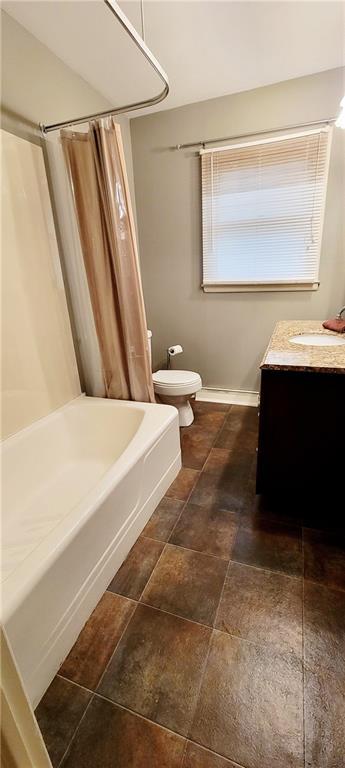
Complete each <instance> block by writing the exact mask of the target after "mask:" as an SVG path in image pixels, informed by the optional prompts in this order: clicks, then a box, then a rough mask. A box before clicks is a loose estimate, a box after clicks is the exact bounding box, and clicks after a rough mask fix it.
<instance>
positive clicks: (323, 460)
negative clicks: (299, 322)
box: [256, 369, 345, 513]
mask: <svg viewBox="0 0 345 768" xmlns="http://www.w3.org/2000/svg"><path fill="white" fill-rule="evenodd" d="M290 491H298V492H301V493H303V494H308V493H309V492H310V493H311V494H313V495H315V492H316V493H318V492H321V491H322V492H323V493H326V494H327V496H328V495H329V496H332V497H333V498H334V495H338V496H339V498H342V499H343V502H342V503H343V504H344V506H345V375H342V374H341V373H325V372H317V371H301V370H275V369H272V370H271V369H264V370H262V371H261V392H260V412H259V442H258V461H257V477H256V492H257V493H261V494H268V493H275V492H279V493H280V494H281V493H284V492H286V493H289V492H290ZM325 513H326V510H325Z"/></svg>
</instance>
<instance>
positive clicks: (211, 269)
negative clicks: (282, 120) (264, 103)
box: [200, 127, 331, 290]
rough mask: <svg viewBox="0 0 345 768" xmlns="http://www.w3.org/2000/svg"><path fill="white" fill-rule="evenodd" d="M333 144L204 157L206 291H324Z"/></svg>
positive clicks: (293, 140) (297, 141)
mask: <svg viewBox="0 0 345 768" xmlns="http://www.w3.org/2000/svg"><path fill="white" fill-rule="evenodd" d="M330 136H331V132H330V129H329V128H328V127H325V128H322V129H321V130H320V129H318V130H312V131H308V132H304V133H299V134H294V135H286V136H280V137H275V138H271V139H263V140H261V141H255V142H248V143H246V144H237V145H236V144H235V145H232V146H230V147H221V148H217V149H212V150H203V151H201V153H200V154H201V166H202V221H203V286H204V289H205V290H217V289H218V290H220V289H221V290H222V289H225V290H226V286H228V287H229V289H230V290H231V286H232V289H233V290H236V286H238V287H239V286H248V287H249V289H250V286H252V287H253V288H254V289H255V287H256V288H258V287H260V286H263V289H265V288H264V286H266V290H267V287H268V286H270V289H271V288H273V287H277V289H278V290H279V289H284V288H285V289H288V288H291V287H292V288H293V287H296V288H300V289H304V288H308V287H309V288H311V287H313V286H315V284H318V277H319V257H320V246H321V236H322V222H323V210H324V202H325V193H326V187H327V174H328V158H329V144H330ZM222 286H223V288H221V287H222Z"/></svg>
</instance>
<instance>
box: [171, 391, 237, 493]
mask: <svg viewBox="0 0 345 768" xmlns="http://www.w3.org/2000/svg"><path fill="white" fill-rule="evenodd" d="M231 408H232V406H230V408H229V411H228V412H226V416H225V418H224V421H223V424H222V425H221V426H220V427H219V428H218V430H217V432H216V433H215V435H214V438H213V440H212V444H211V445H210V447H209V449H208V452H207V456H206V459H205V461H204V463H203V464H202V466H201V467H199V468H198V470H196V471H198V472H200V474H201V472H203V470H204V469H205V465H206V463H207V460H208V458H209V455H210V453H211V451H212V449H213V448H214V447H215V442H216V440H217V439H218V437H219V435H220V433H221V432H222V430H223V427H224V425H225V422H226V419H227V415H228V413H230V409H231ZM195 426H197V425H195ZM187 429H188V427H187ZM200 429H203V427H200ZM180 443H181V440H180ZM181 458H182V444H181ZM182 467H185V469H195V467H187V465H186V464H183V463H182ZM198 479H199V478H198Z"/></svg>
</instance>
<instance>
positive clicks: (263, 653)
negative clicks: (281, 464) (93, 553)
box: [37, 403, 345, 768]
mask: <svg viewBox="0 0 345 768" xmlns="http://www.w3.org/2000/svg"><path fill="white" fill-rule="evenodd" d="M193 407H194V411H195V421H194V423H193V425H192V426H191V427H189V428H188V429H185V430H182V435H181V443H182V456H183V469H182V470H181V472H180V475H179V477H178V478H177V479H176V480H175V482H174V483H173V484H172V486H171V487H170V489H169V491H168V493H167V495H166V497H165V498H164V499H163V501H162V502H161V504H160V505H159V507H158V508H157V510H156V511H155V512H154V514H153V515H152V518H151V520H150V521H149V522H148V524H147V526H146V528H145V529H144V531H143V533H142V536H141V537H140V539H139V540H138V542H137V543H136V544H135V546H134V547H133V549H132V550H131V552H130V553H129V555H128V557H127V559H126V561H125V563H124V564H123V566H122V567H121V569H120V570H119V572H118V573H117V574H116V575H115V576H114V578H113V580H112V582H111V584H110V585H109V588H108V591H107V592H106V593H105V594H104V595H103V597H102V599H101V600H100V602H99V604H98V606H97V607H96V609H95V611H94V612H93V614H92V616H91V617H90V619H89V621H88V622H87V624H86V626H85V627H84V629H83V630H82V632H81V634H80V636H79V638H78V640H77V642H76V644H75V646H74V648H73V649H72V651H71V653H70V654H69V656H68V658H67V659H66V660H65V662H64V664H63V665H62V667H61V669H60V672H59V674H58V675H57V677H56V678H55V680H54V681H53V683H52V685H51V686H50V688H49V689H48V691H47V693H46V694H45V696H44V698H43V700H42V701H41V703H40V705H39V707H38V709H37V718H38V721H39V724H40V726H41V729H42V733H43V735H44V738H45V741H46V744H47V747H48V750H49V752H50V755H51V758H52V762H53V765H54V768H345V758H344V755H345V722H344V719H345V715H344V713H345V546H344V539H343V538H342V536H341V534H340V531H339V530H338V528H339V524H338V523H337V524H336V525H335V529H336V530H333V531H332V524H331V522H330V515H329V511H327V508H326V513H325V514H323V513H322V508H321V506H320V505H318V509H316V506H315V504H316V502H315V500H313V501H312V500H311V499H308V498H307V499H306V500H303V501H302V500H301V499H298V500H296V499H291V500H289V499H288V498H285V496H284V498H283V499H278V500H277V499H264V498H262V497H256V496H255V448H256V441H257V414H256V410H255V409H253V408H243V407H238V406H231V407H228V406H222V405H218V404H217V405H211V404H209V403H195V404H194V406H193ZM320 521H321V522H320ZM323 522H325V525H324V528H325V530H321V526H322V527H323ZM303 525H304V527H303Z"/></svg>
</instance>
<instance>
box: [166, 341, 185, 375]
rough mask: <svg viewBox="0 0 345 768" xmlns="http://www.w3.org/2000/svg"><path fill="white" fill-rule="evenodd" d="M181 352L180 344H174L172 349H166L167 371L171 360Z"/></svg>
mask: <svg viewBox="0 0 345 768" xmlns="http://www.w3.org/2000/svg"><path fill="white" fill-rule="evenodd" d="M181 352H183V348H182V347H181V344H175V345H174V346H172V347H168V349H167V370H168V371H169V370H170V368H171V358H172V357H175V355H180V354H181Z"/></svg>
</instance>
